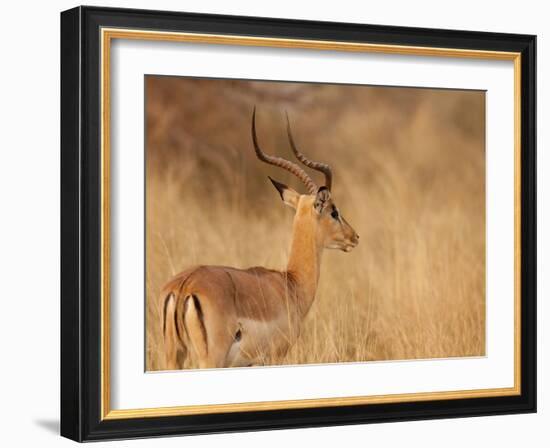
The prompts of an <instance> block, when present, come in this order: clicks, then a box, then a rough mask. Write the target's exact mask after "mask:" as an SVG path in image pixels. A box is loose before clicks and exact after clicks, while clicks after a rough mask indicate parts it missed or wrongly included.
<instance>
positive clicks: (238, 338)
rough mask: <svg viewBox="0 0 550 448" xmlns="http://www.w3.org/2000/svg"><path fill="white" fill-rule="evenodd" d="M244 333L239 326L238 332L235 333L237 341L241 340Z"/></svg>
mask: <svg viewBox="0 0 550 448" xmlns="http://www.w3.org/2000/svg"><path fill="white" fill-rule="evenodd" d="M242 335H243V333H242V331H241V329H240V328H239V329H238V330H237V332H236V333H235V341H237V342H239V341H240V340H241V337H242Z"/></svg>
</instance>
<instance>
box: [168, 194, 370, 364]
mask: <svg viewBox="0 0 550 448" xmlns="http://www.w3.org/2000/svg"><path fill="white" fill-rule="evenodd" d="M278 185H279V186H277V185H276V188H277V189H279V188H280V190H279V191H280V193H281V197H282V198H283V200H284V202H285V203H286V204H287V205H289V206H291V207H293V208H295V209H296V214H295V217H294V223H293V237H292V243H291V249H290V256H289V260H288V266H287V270H286V271H282V272H280V271H275V270H271V269H266V268H264V267H253V268H249V269H244V270H241V269H236V268H232V267H226V266H197V267H193V268H190V269H187V270H185V271H183V272H181V273H180V274H178V275H176V276H175V277H174V278H173V279H172V280H170V281H169V282H168V283H167V284H166V286H165V287H164V288H163V290H162V292H161V294H160V297H161V298H162V299H163V300H168V302H165V305H166V306H165V309H166V313H165V316H164V317H163V318H164V322H163V328H164V329H165V331H164V335H165V337H164V343H165V360H166V367H167V368H168V369H174V368H181V367H184V366H183V365H181V363H179V364H178V363H177V352H178V351H179V352H181V353H183V354H184V356H183V358H185V359H187V361H188V363H189V362H191V361H194V364H195V365H198V366H199V367H200V368H209V367H228V366H248V365H253V364H262V363H264V362H266V361H267V360H269V359H272V358H273V357H275V356H282V355H284V354H285V353H286V351H287V350H288V349H289V347H290V346H291V345H292V344H293V343H294V342H295V341H296V339H297V338H298V336H299V333H300V324H301V322H302V321H303V319H304V318H305V316H306V314H307V312H308V311H309V309H310V307H311V305H312V303H313V301H314V299H315V292H316V289H317V284H318V281H319V269H320V263H321V255H322V252H323V249H324V248H334V249H341V250H345V251H349V250H351V248H353V247H355V245H357V243H358V238H359V237H358V235H357V234H356V233H355V231H354V230H353V229H352V228H351V226H350V225H349V224H348V223H347V222H346V221H345V220H344V219H343V218H342V217H338V219H336V218H334V217H332V216H331V213H332V212H333V211H334V210H336V208H335V206H334V204H333V202H332V199H331V198H330V192H329V191H328V190H326V189H320V190H319V193H317V195H299V194H298V193H297V192H295V191H294V190H292V189H290V188H289V187H286V186H284V185H282V184H278ZM167 298H169V299H167ZM238 332H240V333H238ZM237 334H239V336H240V338H237V337H236V335H237ZM188 348H192V350H188ZM190 358H193V359H190Z"/></svg>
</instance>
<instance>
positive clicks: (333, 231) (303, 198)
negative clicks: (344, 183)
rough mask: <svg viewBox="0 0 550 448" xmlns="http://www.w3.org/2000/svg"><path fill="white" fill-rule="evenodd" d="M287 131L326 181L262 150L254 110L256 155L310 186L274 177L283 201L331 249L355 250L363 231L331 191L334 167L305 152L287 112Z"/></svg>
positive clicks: (300, 156) (302, 159)
mask: <svg viewBox="0 0 550 448" xmlns="http://www.w3.org/2000/svg"><path fill="white" fill-rule="evenodd" d="M287 133H288V139H289V142H290V147H291V148H292V151H293V153H294V155H295V156H296V158H297V159H298V160H299V161H300V162H302V163H303V164H304V165H305V166H307V167H309V168H312V169H314V170H317V171H320V172H322V173H323V174H324V175H325V185H324V186H322V187H318V186H317V185H316V184H315V182H313V180H312V179H311V177H309V175H308V174H307V173H306V172H305V171H304V170H303V169H302V168H301V167H300V166H298V164H296V163H293V162H290V161H288V160H285V159H283V158H281V157H277V156H271V155H268V154H266V153H264V152H263V151H262V149H261V148H260V146H259V144H258V137H257V135H256V109H254V112H253V113H252V141H253V143H254V149H255V151H256V156H257V157H258V159H260V160H261V161H263V162H265V163H268V164H270V165H274V166H278V167H280V168H283V169H285V170H287V171H289V172H291V173H292V174H294V175H295V176H296V177H297V178H298V179H299V180H300V181H301V182H302V183H303V184H304V186H305V187H306V189H307V193H306V194H300V193H298V192H297V191H295V190H294V189H292V188H290V187H289V186H287V185H285V184H283V183H281V182H277V181H276V180H273V179H271V177H270V178H269V179H270V180H271V182H272V183H273V185H274V186H275V188H276V189H277V191H278V192H279V194H280V195H281V198H282V200H283V202H284V203H285V204H286V205H288V206H289V207H292V208H293V209H294V210H295V211H296V217H295V223H300V224H303V225H306V226H310V228H311V229H313V230H314V232H315V237H316V239H317V241H318V242H319V243H320V244H321V245H322V246H323V247H324V248H327V249H340V250H343V251H345V252H349V251H351V250H352V249H353V248H354V247H355V246H357V244H358V243H359V235H357V232H355V230H354V229H353V228H352V227H351V226H350V225H349V223H348V222H347V221H346V220H345V219H344V217H343V216H342V214H341V212H340V210H339V209H338V207H337V206H336V204H335V203H334V200H333V199H332V194H331V188H332V170H331V169H330V166H328V165H326V164H324V163H320V162H314V161H312V160H310V159H308V158H307V157H306V156H305V155H304V154H302V153H301V152H300V151H299V150H298V148H297V147H296V144H295V143H294V139H293V137H292V132H291V130H290V122H289V121H288V116H287Z"/></svg>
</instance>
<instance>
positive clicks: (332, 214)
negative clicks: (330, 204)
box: [330, 209, 340, 219]
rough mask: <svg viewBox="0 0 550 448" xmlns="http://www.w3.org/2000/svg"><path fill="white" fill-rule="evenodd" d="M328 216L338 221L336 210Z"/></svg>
mask: <svg viewBox="0 0 550 448" xmlns="http://www.w3.org/2000/svg"><path fill="white" fill-rule="evenodd" d="M330 216H332V217H333V218H334V219H338V218H339V216H340V215H339V214H338V210H336V209H335V210H333V211H332V213H331V214H330Z"/></svg>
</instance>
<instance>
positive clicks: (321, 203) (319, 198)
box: [313, 187, 330, 214]
mask: <svg viewBox="0 0 550 448" xmlns="http://www.w3.org/2000/svg"><path fill="white" fill-rule="evenodd" d="M329 202H330V190H329V189H328V188H327V187H321V188H319V190H318V191H317V195H316V196H315V202H314V203H313V207H314V208H315V210H316V211H317V213H319V214H321V213H322V212H323V210H324V209H325V208H326V206H327V205H328V203H329Z"/></svg>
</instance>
